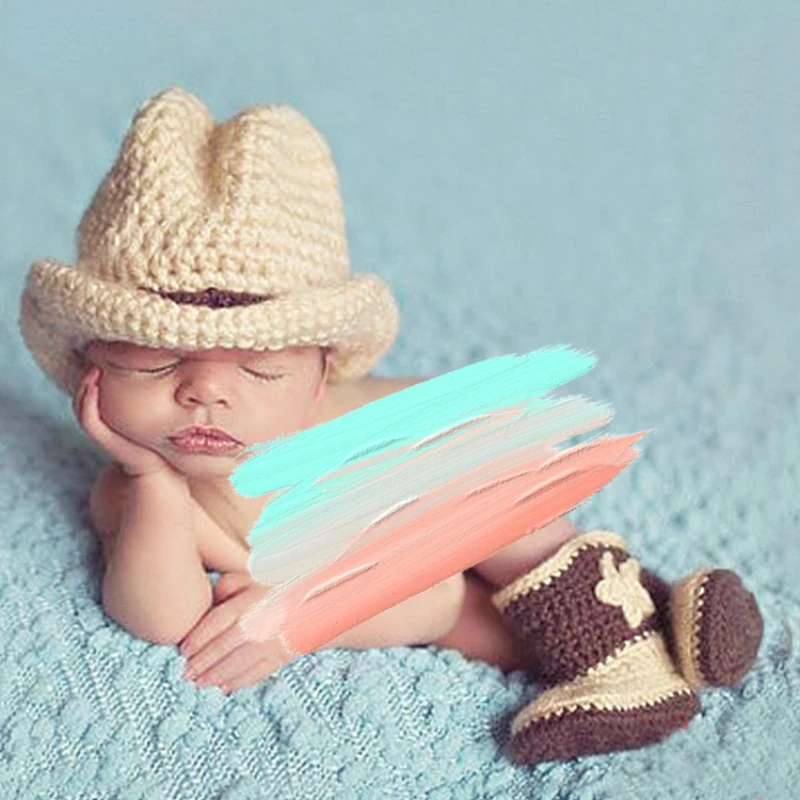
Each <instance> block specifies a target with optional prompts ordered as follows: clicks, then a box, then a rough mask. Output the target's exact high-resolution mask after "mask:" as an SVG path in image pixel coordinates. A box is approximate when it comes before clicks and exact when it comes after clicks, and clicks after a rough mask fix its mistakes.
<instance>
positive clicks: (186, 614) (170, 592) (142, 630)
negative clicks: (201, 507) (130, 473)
mask: <svg viewBox="0 0 800 800" xmlns="http://www.w3.org/2000/svg"><path fill="white" fill-rule="evenodd" d="M191 503H192V498H191V494H190V493H189V487H188V484H187V483H186V480H185V479H184V478H183V477H182V476H180V475H177V474H176V475H173V474H171V473H166V472H164V473H154V474H151V475H143V476H141V477H137V478H133V479H132V480H131V482H130V485H129V490H128V495H127V502H126V505H125V508H124V510H123V512H122V521H121V523H120V530H119V533H118V536H117V540H116V543H115V547H114V551H113V553H112V556H111V558H110V561H109V564H108V567H107V569H106V573H105V576H104V579H103V607H104V608H105V610H106V613H108V615H109V616H110V617H111V618H112V619H114V620H115V621H116V622H118V623H119V624H120V625H121V626H122V627H124V628H125V629H126V630H128V631H130V632H131V633H132V634H133V635H134V636H137V637H139V638H141V639H146V640H148V641H151V642H155V643H159V644H174V643H177V642H178V641H180V640H181V639H182V638H183V637H184V636H185V635H186V633H187V632H188V631H189V629H190V628H191V627H192V626H193V625H194V624H195V623H196V622H197V621H198V620H199V619H200V617H201V616H202V615H203V614H205V612H206V611H207V610H208V609H209V608H210V607H211V603H212V588H211V583H210V581H209V579H208V577H207V575H206V573H205V569H204V568H203V564H202V561H201V560H200V555H199V553H198V549H197V541H196V537H195V535H194V530H193V516H192V506H191Z"/></svg>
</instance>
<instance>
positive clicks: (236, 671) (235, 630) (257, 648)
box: [180, 573, 292, 693]
mask: <svg viewBox="0 0 800 800" xmlns="http://www.w3.org/2000/svg"><path fill="white" fill-rule="evenodd" d="M229 579H230V580H229ZM271 591H272V587H270V586H264V585H262V584H260V583H258V582H257V581H256V580H255V579H254V578H253V577H252V576H251V575H249V573H248V574H247V575H245V574H243V573H226V575H223V576H222V577H221V578H220V580H219V582H218V583H217V587H216V588H215V590H214V600H215V605H214V607H213V608H212V609H211V610H210V611H209V612H208V613H207V614H206V615H205V616H204V617H203V618H202V619H201V620H200V621H199V622H198V623H197V624H196V625H195V626H194V628H192V630H191V631H189V633H188V634H187V635H186V637H185V638H184V639H183V641H182V642H181V644H180V652H181V654H182V655H183V656H184V658H186V659H188V663H187V665H186V677H187V678H188V679H189V680H193V681H194V682H195V683H196V684H197V685H198V686H200V687H203V686H208V685H210V684H214V685H217V686H219V687H220V688H221V689H222V690H223V691H224V692H226V693H228V692H231V691H234V690H235V689H244V688H245V687H248V686H255V685H256V684H258V683H260V682H261V681H263V680H264V679H265V678H268V677H269V676H270V675H272V674H274V673H275V672H277V671H278V670H279V669H280V668H281V667H283V666H284V665H285V664H288V663H289V661H291V660H292V655H291V654H289V653H287V651H286V649H285V648H284V646H283V645H282V644H281V642H280V640H279V639H268V640H267V641H264V642H259V641H255V642H254V641H250V640H248V639H246V638H245V636H244V633H243V632H242V631H241V629H240V628H239V626H238V622H239V620H240V619H241V618H242V616H243V615H244V613H245V611H246V610H247V609H248V608H250V607H251V606H253V605H255V604H256V603H258V602H259V600H262V599H263V598H264V597H266V595H268V594H269V593H270V592H271ZM220 601H221V602H220Z"/></svg>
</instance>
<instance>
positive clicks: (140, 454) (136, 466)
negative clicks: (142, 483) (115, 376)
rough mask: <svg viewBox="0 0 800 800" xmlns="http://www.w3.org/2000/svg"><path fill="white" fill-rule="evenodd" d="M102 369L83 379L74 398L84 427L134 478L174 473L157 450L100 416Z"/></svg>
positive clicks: (73, 402) (76, 411)
mask: <svg viewBox="0 0 800 800" xmlns="http://www.w3.org/2000/svg"><path fill="white" fill-rule="evenodd" d="M99 378H100V369H99V368H98V367H96V366H93V367H92V368H91V369H90V370H89V371H88V372H87V373H86V374H85V375H84V376H83V378H82V379H81V382H80V383H79V384H78V388H77V389H76V390H75V396H74V397H73V399H72V410H73V411H74V413H75V416H76V418H77V420H78V422H79V423H80V425H81V428H83V430H84V431H85V432H86V434H87V436H89V438H90V439H92V440H93V441H95V442H97V444H99V445H100V446H101V447H102V448H103V449H104V450H105V451H106V452H107V453H108V454H109V455H110V456H111V457H112V458H113V459H115V460H116V461H117V462H119V464H120V465H121V466H122V468H123V469H124V470H125V472H126V473H127V474H128V475H130V476H131V477H138V476H140V475H149V474H151V473H154V472H162V471H169V472H174V470H173V468H172V466H171V465H170V464H168V463H167V461H166V460H165V459H164V458H162V457H161V456H160V455H159V454H158V453H156V451H155V450H151V449H150V448H149V447H142V446H141V445H138V444H136V443H135V442H133V441H131V440H130V439H128V438H127V437H126V436H122V435H121V434H119V433H117V432H116V431H115V430H113V429H112V428H110V427H109V426H108V424H107V423H106V422H105V421H104V420H103V419H102V417H101V416H100V406H99V399H100V390H99V385H98V381H99Z"/></svg>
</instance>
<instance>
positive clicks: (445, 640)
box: [431, 571, 525, 672]
mask: <svg viewBox="0 0 800 800" xmlns="http://www.w3.org/2000/svg"><path fill="white" fill-rule="evenodd" d="M464 579H465V584H466V586H465V593H464V602H463V605H462V607H461V614H460V615H459V617H458V619H457V621H456V624H455V627H454V628H453V629H452V630H451V631H450V632H449V633H447V634H445V635H444V636H442V637H440V638H438V639H436V640H434V641H432V642H431V644H434V645H437V646H438V647H446V648H448V649H451V650H458V651H459V652H461V653H463V654H464V656H466V657H467V658H469V659H477V660H479V661H484V662H486V663H487V664H491V665H492V666H495V667H498V668H499V669H501V670H503V671H504V672H508V671H511V670H515V669H525V663H524V658H523V655H522V651H521V649H520V645H519V642H518V640H517V638H516V637H515V636H514V634H513V633H512V632H511V630H510V629H509V628H508V627H507V626H506V625H505V624H504V623H503V619H502V617H501V616H500V613H499V612H498V611H497V609H496V608H495V607H494V606H493V605H492V603H491V601H490V600H489V597H490V596H491V594H492V592H493V591H494V589H493V587H492V586H491V585H490V584H489V583H487V582H486V581H485V580H483V579H482V578H481V577H480V576H478V575H474V574H472V572H471V571H468V572H466V573H464Z"/></svg>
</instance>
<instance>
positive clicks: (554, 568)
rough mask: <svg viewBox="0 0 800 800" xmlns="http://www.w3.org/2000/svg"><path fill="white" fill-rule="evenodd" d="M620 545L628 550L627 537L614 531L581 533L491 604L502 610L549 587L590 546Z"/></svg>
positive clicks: (514, 583)
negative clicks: (513, 601)
mask: <svg viewBox="0 0 800 800" xmlns="http://www.w3.org/2000/svg"><path fill="white" fill-rule="evenodd" d="M604 546H605V547H619V548H621V549H623V550H625V551H626V552H627V550H628V546H627V544H626V543H625V540H624V539H623V538H622V537H621V536H620V535H619V534H618V533H613V532H612V531H591V532H590V533H584V534H582V535H581V536H576V537H575V538H574V539H570V540H569V541H568V542H567V543H566V544H565V545H563V547H561V549H560V550H559V551H558V552H556V553H555V554H554V555H552V556H550V558H548V559H547V561H545V562H543V563H542V564H539V566H537V567H534V568H533V569H532V570H531V571H530V572H526V573H525V574H524V575H521V576H520V577H519V578H517V579H516V580H514V581H512V582H511V583H509V584H508V586H504V587H503V588H502V589H500V591H499V592H495V594H493V595H492V598H491V600H492V603H493V605H494V606H495V608H496V609H497V610H498V611H503V609H505V607H506V606H507V605H508V604H509V603H510V602H511V601H512V600H516V599H517V598H518V597H521V596H522V595H526V594H530V592H533V591H536V589H538V588H539V587H540V586H546V585H547V584H549V583H551V582H552V581H554V580H555V579H556V578H557V577H558V576H559V575H561V573H562V572H565V571H566V570H567V569H568V568H569V565H570V564H571V563H572V562H573V561H574V560H575V559H576V558H577V557H578V556H579V555H580V554H581V553H582V552H583V551H584V550H585V549H586V548H587V547H604Z"/></svg>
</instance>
